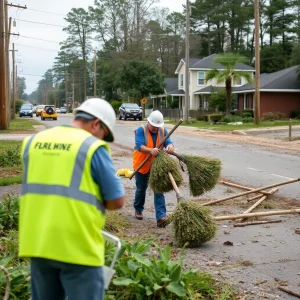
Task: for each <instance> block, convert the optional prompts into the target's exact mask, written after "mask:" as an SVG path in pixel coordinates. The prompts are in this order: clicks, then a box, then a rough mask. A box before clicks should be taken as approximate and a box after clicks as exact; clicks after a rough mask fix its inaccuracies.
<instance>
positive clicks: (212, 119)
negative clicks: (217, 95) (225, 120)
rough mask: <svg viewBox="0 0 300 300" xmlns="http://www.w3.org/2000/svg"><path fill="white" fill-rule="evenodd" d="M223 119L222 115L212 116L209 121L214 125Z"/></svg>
mask: <svg viewBox="0 0 300 300" xmlns="http://www.w3.org/2000/svg"><path fill="white" fill-rule="evenodd" d="M222 117H223V115H221V114H211V115H209V119H210V120H211V121H212V122H214V123H217V122H220V121H221V119H222Z"/></svg>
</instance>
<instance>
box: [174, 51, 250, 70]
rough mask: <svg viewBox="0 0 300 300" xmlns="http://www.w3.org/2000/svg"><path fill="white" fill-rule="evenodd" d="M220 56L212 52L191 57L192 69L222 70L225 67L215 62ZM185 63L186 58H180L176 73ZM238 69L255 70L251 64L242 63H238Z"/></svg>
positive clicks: (236, 67)
mask: <svg viewBox="0 0 300 300" xmlns="http://www.w3.org/2000/svg"><path fill="white" fill-rule="evenodd" d="M217 56H218V54H216V53H214V54H211V55H209V56H207V57H203V58H190V69H191V70H199V69H200V70H207V69H209V70H210V69H219V70H222V69H224V67H223V66H222V65H221V64H219V63H216V62H214V59H215V58H216V57H217ZM184 63H185V59H184V58H182V59H181V60H180V63H179V65H178V67H177V69H176V71H175V74H178V73H179V70H180V68H181V66H182V65H183V64H184ZM235 69H236V70H243V71H255V69H254V68H253V67H251V66H249V65H246V64H243V63H240V64H237V65H236V66H235Z"/></svg>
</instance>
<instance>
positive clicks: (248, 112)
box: [243, 109, 254, 118]
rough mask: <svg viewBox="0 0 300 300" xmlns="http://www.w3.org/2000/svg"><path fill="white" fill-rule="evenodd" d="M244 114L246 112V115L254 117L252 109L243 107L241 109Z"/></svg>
mask: <svg viewBox="0 0 300 300" xmlns="http://www.w3.org/2000/svg"><path fill="white" fill-rule="evenodd" d="M244 114H248V116H247V117H252V118H254V111H253V110H252V109H244V110H243V115H244ZM245 117H246V116H245Z"/></svg>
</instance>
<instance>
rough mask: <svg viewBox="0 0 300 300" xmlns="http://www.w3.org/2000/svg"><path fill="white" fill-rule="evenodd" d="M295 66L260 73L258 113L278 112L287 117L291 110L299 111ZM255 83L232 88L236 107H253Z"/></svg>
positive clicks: (299, 85)
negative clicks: (235, 96)
mask: <svg viewBox="0 0 300 300" xmlns="http://www.w3.org/2000/svg"><path fill="white" fill-rule="evenodd" d="M297 68H298V67H297V66H294V67H290V68H287V69H284V70H281V71H278V72H274V73H269V74H261V75H260V114H261V116H262V115H263V114H264V113H268V112H280V113H283V114H285V115H286V116H287V117H289V116H290V113H291V111H293V110H296V111H300V82H299V81H297ZM254 92H255V85H254V83H253V84H246V85H243V86H240V87H237V88H235V89H234V91H233V93H234V94H237V96H238V101H237V109H238V110H243V109H244V108H249V109H254Z"/></svg>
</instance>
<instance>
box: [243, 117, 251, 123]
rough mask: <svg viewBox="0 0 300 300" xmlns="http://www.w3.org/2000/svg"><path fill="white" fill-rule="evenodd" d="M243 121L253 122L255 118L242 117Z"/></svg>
mask: <svg viewBox="0 0 300 300" xmlns="http://www.w3.org/2000/svg"><path fill="white" fill-rule="evenodd" d="M242 122H243V123H251V122H253V118H251V117H244V118H243V119H242Z"/></svg>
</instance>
